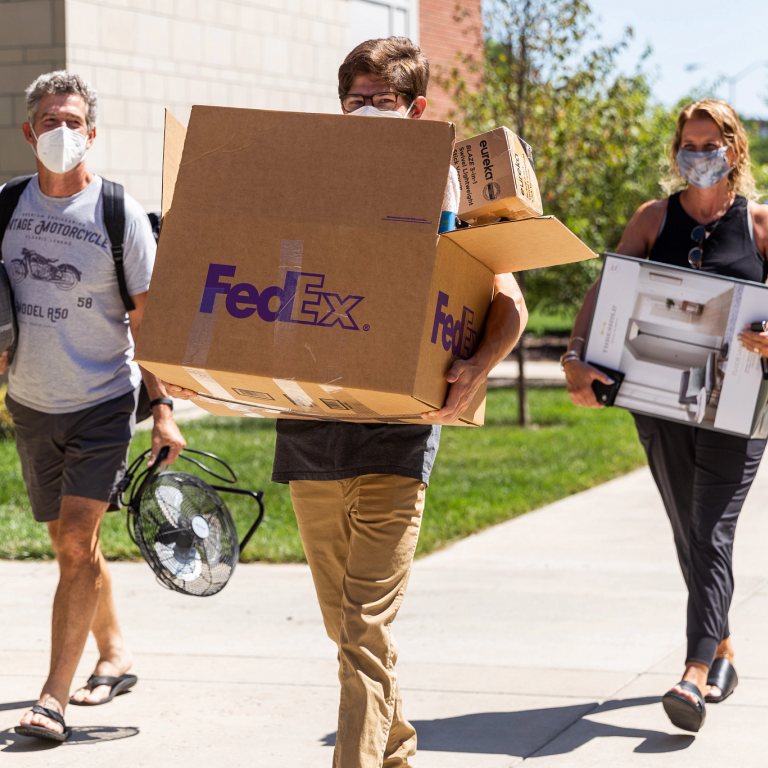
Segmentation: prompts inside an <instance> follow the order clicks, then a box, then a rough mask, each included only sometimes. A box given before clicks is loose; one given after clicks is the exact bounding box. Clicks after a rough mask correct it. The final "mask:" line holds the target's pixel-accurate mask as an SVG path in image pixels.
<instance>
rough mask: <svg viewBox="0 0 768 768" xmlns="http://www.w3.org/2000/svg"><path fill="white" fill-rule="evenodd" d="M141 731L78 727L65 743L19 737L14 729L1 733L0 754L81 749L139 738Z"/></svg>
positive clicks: (126, 727)
mask: <svg viewBox="0 0 768 768" xmlns="http://www.w3.org/2000/svg"><path fill="white" fill-rule="evenodd" d="M138 735H139V729H138V728H134V727H133V726H107V725H78V726H73V727H72V735H71V736H70V737H69V739H67V741H64V742H56V741H46V740H45V739H31V738H29V736H19V734H17V733H16V732H15V731H14V730H13V728H9V729H8V730H7V731H0V752H21V753H25V752H44V751H45V750H47V749H55V748H56V747H79V746H83V745H84V744H101V743H103V742H105V741H117V740H118V739H129V738H131V737H132V736H138Z"/></svg>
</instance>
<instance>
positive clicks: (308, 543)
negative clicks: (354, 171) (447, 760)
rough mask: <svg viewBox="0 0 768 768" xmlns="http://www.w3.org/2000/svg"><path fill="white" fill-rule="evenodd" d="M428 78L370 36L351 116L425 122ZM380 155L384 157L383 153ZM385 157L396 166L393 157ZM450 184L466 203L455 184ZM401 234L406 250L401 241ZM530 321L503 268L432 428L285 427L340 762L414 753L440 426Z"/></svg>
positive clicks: (281, 478)
mask: <svg viewBox="0 0 768 768" xmlns="http://www.w3.org/2000/svg"><path fill="white" fill-rule="evenodd" d="M428 80H429V63H428V61H427V59H426V58H425V57H424V55H423V54H422V53H421V51H420V50H419V48H418V47H417V46H415V45H414V44H413V43H412V42H411V41H410V40H408V39H407V38H397V37H392V38H388V39H382V40H369V41H368V42H366V43H363V44H361V45H359V46H358V47H357V48H355V49H354V50H353V51H352V52H351V53H350V54H349V55H348V56H347V58H346V59H345V61H344V63H343V64H342V65H341V67H340V69H339V97H340V100H341V108H342V111H343V112H344V113H345V114H347V115H353V116H358V115H362V116H366V115H367V116H382V117H398V118H401V119H402V118H404V117H407V118H408V119H420V118H421V117H423V115H424V112H425V110H426V107H427V100H426V98H425V96H426V92H427V83H428ZM371 159H372V160H376V150H375V148H372V149H371ZM378 160H379V161H381V162H383V163H384V165H386V162H387V161H386V158H379V159H378ZM392 162H395V163H396V162H397V158H393V159H392ZM448 171H449V168H448V167H446V175H447V174H448ZM454 178H455V176H454ZM449 187H450V185H449ZM452 191H453V199H454V201H455V203H454V208H457V202H458V201H457V199H456V198H457V195H456V192H457V190H455V189H453V190H452ZM446 197H447V198H449V197H450V195H447V196H446ZM444 207H445V205H444ZM453 212H454V213H455V212H457V210H454V211H453ZM392 237H393V240H392V242H391V246H392V247H393V248H396V247H397V236H396V235H393V236H392ZM527 319H528V313H527V310H526V308H525V302H524V300H523V297H522V294H521V293H520V290H519V288H518V286H517V283H516V282H515V279H514V278H513V276H512V275H511V274H502V275H497V276H496V278H495V281H494V298H493V301H492V303H491V307H490V310H489V311H488V314H487V318H486V320H485V329H484V334H483V338H482V341H480V343H479V345H478V346H477V349H476V351H475V353H474V354H473V355H472V356H471V357H470V358H469V359H466V360H462V359H459V360H456V361H455V362H454V363H453V365H452V366H451V368H450V370H449V371H448V374H447V377H446V378H447V380H448V382H449V383H450V385H451V387H450V392H449V394H448V398H447V401H446V403H445V405H444V407H443V408H441V409H439V410H433V411H429V412H426V413H424V414H423V418H424V420H425V421H426V422H427V423H426V424H424V425H423V426H422V425H418V424H356V423H342V422H331V421H309V420H307V421H303V420H287V419H286V420H279V421H278V422H277V446H276V449H275V464H274V471H273V476H272V479H273V480H274V481H276V482H281V483H289V484H290V488H291V498H292V499H293V504H294V509H295V512H296V518H297V520H298V523H299V530H300V532H301V538H302V542H303V545H304V550H305V552H306V555H307V560H308V561H309V565H310V568H311V570H312V577H313V579H314V582H315V588H316V590H317V596H318V601H319V602H320V609H321V611H322V614H323V621H324V623H325V628H326V631H327V633H328V636H329V637H330V638H331V640H333V641H334V642H335V643H336V644H337V646H338V649H339V663H340V666H341V670H340V680H341V704H340V707H339V725H338V735H337V739H336V747H335V753H334V763H333V764H334V766H335V768H352V766H355V767H356V768H357V767H358V766H359V767H360V768H381V767H382V766H383V768H396V767H398V768H400V767H402V766H408V765H409V764H410V763H409V758H410V757H411V756H412V755H413V754H414V753H415V751H416V731H415V730H414V728H413V726H412V725H411V724H410V723H409V722H408V721H407V720H406V719H405V716H404V714H403V710H402V705H401V700H400V693H399V691H398V685H397V677H396V675H395V671H394V665H395V661H396V660H397V644H396V643H395V640H394V638H393V636H392V631H391V625H392V622H393V621H394V619H395V616H396V615H397V612H398V610H399V608H400V605H401V603H402V600H403V596H404V594H405V589H406V586H407V584H408V577H409V574H410V570H411V563H412V561H413V554H414V551H415V549H416V542H417V539H418V535H419V526H420V523H421V516H422V512H423V510H424V503H425V493H426V488H427V484H428V483H429V476H430V472H431V470H432V466H433V464H434V461H435V455H436V453H437V448H438V444H439V441H440V427H439V426H437V425H436V424H435V423H434V422H439V423H456V422H458V420H459V417H460V416H461V414H462V413H463V412H464V411H465V410H467V408H468V407H469V405H470V404H471V403H472V400H473V398H474V397H475V395H476V393H477V392H478V391H479V390H480V388H481V387H482V386H483V385H484V384H485V382H486V379H487V377H488V373H489V371H490V370H491V369H492V368H493V367H494V366H495V365H496V364H497V363H498V362H500V361H501V360H503V359H504V358H505V357H506V356H507V355H508V354H509V352H510V351H511V350H512V348H513V347H514V345H515V343H516V342H517V340H518V339H519V338H520V334H521V333H522V331H523V328H524V327H525V323H526V322H527ZM397 364H398V361H397V360H396V359H393V360H392V361H391V365H393V366H396V365H397ZM169 390H170V391H171V392H172V393H173V394H174V395H175V396H177V397H178V396H181V397H186V398H190V397H194V396H196V394H197V393H196V392H194V391H191V390H189V389H184V388H182V387H178V386H173V385H169ZM429 422H433V423H429Z"/></svg>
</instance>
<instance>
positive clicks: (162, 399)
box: [149, 397, 173, 411]
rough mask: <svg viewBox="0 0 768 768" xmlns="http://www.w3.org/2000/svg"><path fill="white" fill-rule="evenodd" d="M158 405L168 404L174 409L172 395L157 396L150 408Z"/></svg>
mask: <svg viewBox="0 0 768 768" xmlns="http://www.w3.org/2000/svg"><path fill="white" fill-rule="evenodd" d="M156 405H167V406H168V407H169V408H170V409H171V410H173V400H171V398H170V397H156V398H155V399H154V400H152V402H150V404H149V410H150V411H151V410H152V409H153V408H154V407H155V406H156Z"/></svg>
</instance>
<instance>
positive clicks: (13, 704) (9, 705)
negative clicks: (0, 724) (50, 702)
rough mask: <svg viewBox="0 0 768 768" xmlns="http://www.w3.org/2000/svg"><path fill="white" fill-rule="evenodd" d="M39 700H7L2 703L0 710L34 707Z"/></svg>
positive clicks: (7, 710)
mask: <svg viewBox="0 0 768 768" xmlns="http://www.w3.org/2000/svg"><path fill="white" fill-rule="evenodd" d="M35 704H37V701H36V700H35V701H6V702H5V703H4V704H0V712H10V711H11V710H12V709H29V708H30V707H34V706H35Z"/></svg>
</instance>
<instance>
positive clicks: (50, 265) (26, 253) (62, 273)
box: [8, 248, 82, 291]
mask: <svg viewBox="0 0 768 768" xmlns="http://www.w3.org/2000/svg"><path fill="white" fill-rule="evenodd" d="M21 256H22V258H20V259H13V260H12V261H11V263H10V264H9V265H8V274H9V275H10V276H11V280H13V282H14V283H20V282H21V281H22V280H23V279H24V278H25V277H31V278H32V279H33V280H43V281H44V282H46V283H53V284H54V285H55V286H56V287H57V288H58V289H59V290H60V291H71V290H72V289H73V288H74V287H75V286H76V285H77V284H78V283H79V282H80V280H81V278H82V273H81V272H80V270H79V269H77V267H73V266H72V265H71V264H57V263H56V262H57V261H58V259H47V258H46V257H45V256H42V255H41V254H39V253H36V252H35V251H32V250H30V249H28V248H22V249H21Z"/></svg>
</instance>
